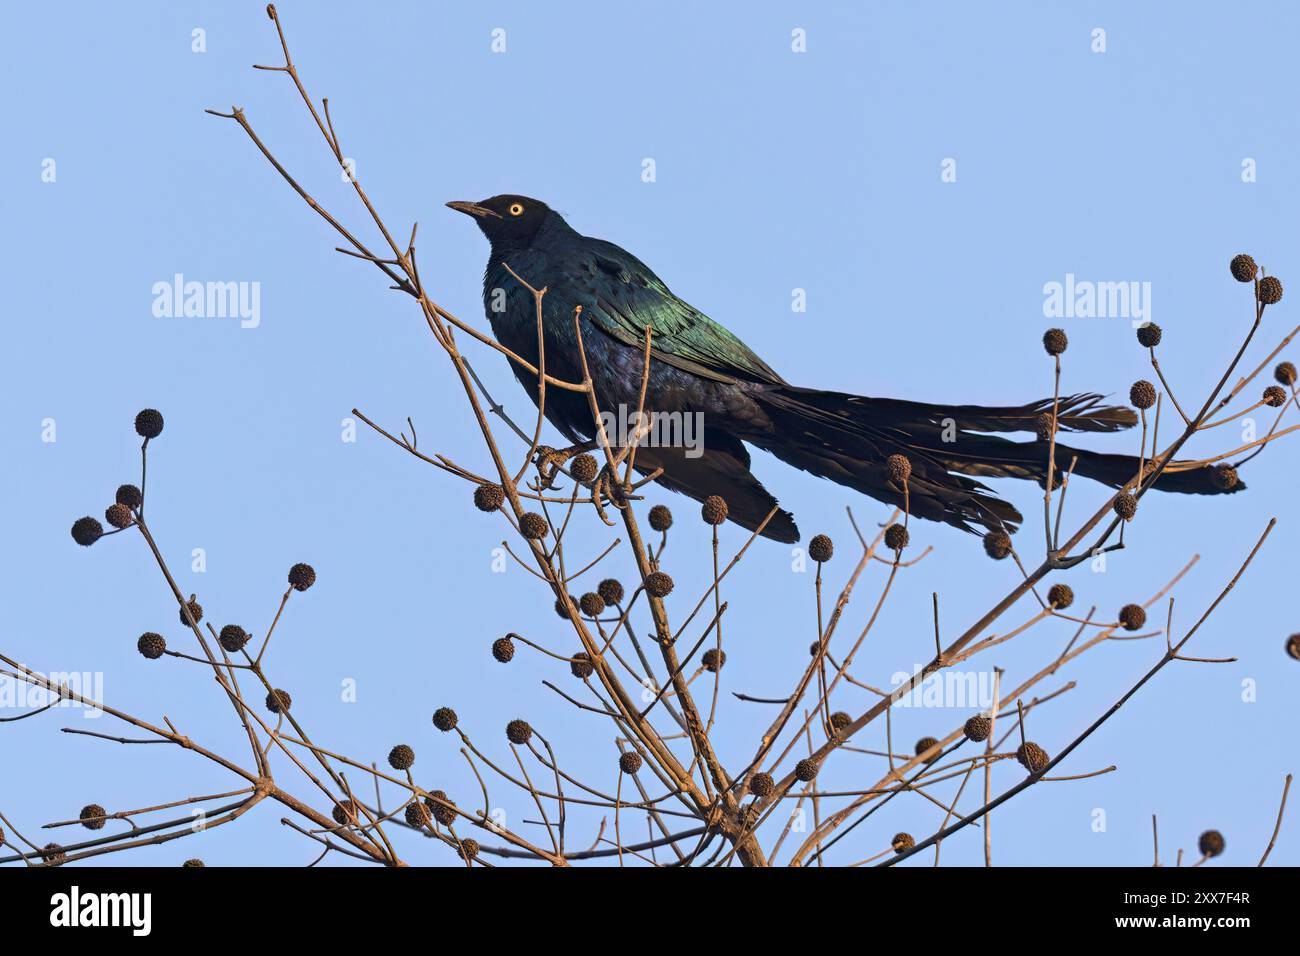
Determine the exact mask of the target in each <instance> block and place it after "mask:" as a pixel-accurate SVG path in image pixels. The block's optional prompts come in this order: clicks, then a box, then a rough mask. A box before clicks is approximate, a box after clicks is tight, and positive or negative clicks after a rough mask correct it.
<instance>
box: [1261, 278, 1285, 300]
mask: <svg viewBox="0 0 1300 956" xmlns="http://www.w3.org/2000/svg"><path fill="white" fill-rule="evenodd" d="M1257 289H1258V295H1259V301H1260V302H1263V303H1264V304H1265V305H1277V303H1279V302H1281V301H1282V280H1280V279H1279V278H1278V277H1277V276H1264V278H1262V279H1260V280H1259V286H1258V287H1257Z"/></svg>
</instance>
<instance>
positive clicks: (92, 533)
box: [72, 515, 104, 548]
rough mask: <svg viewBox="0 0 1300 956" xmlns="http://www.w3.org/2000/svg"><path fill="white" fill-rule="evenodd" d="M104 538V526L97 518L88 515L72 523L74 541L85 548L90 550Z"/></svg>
mask: <svg viewBox="0 0 1300 956" xmlns="http://www.w3.org/2000/svg"><path fill="white" fill-rule="evenodd" d="M103 536H104V526H103V525H102V524H100V523H99V520H98V519H97V518H92V517H90V516H89V515H87V516H86V517H84V518H78V519H77V520H76V521H74V522H72V540H73V541H75V542H77V544H79V545H81V546H82V547H83V548H89V547H90V546H91V545H92V544H94V543H95V542H96V541H98V540H99V539H100V538H102V537H103Z"/></svg>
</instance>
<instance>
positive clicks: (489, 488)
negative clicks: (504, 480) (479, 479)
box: [474, 481, 506, 511]
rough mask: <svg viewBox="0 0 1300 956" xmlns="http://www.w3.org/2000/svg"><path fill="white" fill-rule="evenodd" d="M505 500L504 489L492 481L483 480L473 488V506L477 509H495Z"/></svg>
mask: <svg viewBox="0 0 1300 956" xmlns="http://www.w3.org/2000/svg"><path fill="white" fill-rule="evenodd" d="M505 500H506V490H505V489H504V488H502V487H501V486H500V485H498V484H497V483H496V482H494V481H485V482H483V484H481V485H479V486H478V487H477V488H475V489H474V507H475V508H477V509H478V510H479V511H496V510H497V509H498V508H500V507H501V505H502V504H503V503H504V502H505Z"/></svg>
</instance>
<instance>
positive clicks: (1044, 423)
mask: <svg viewBox="0 0 1300 956" xmlns="http://www.w3.org/2000/svg"><path fill="white" fill-rule="evenodd" d="M1055 431H1056V419H1055V417H1054V416H1053V415H1052V414H1051V413H1050V412H1043V413H1042V414H1041V415H1039V416H1038V417H1037V418H1035V419H1034V434H1035V435H1036V436H1037V437H1038V440H1039V441H1051V440H1052V435H1053V433H1055Z"/></svg>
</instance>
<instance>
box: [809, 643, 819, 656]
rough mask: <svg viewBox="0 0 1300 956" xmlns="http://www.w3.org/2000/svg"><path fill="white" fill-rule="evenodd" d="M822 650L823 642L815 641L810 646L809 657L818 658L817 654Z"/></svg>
mask: <svg viewBox="0 0 1300 956" xmlns="http://www.w3.org/2000/svg"><path fill="white" fill-rule="evenodd" d="M821 649H822V645H821V642H820V641H813V642H812V643H811V644H809V645H808V656H809V657H816V656H817V652H818V651H820V650H821Z"/></svg>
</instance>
